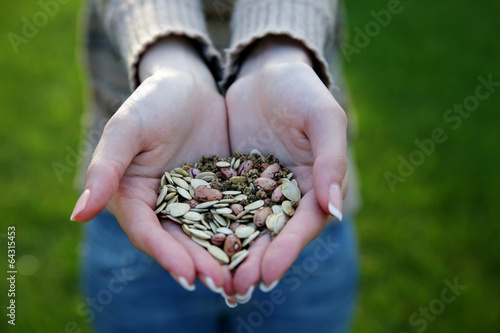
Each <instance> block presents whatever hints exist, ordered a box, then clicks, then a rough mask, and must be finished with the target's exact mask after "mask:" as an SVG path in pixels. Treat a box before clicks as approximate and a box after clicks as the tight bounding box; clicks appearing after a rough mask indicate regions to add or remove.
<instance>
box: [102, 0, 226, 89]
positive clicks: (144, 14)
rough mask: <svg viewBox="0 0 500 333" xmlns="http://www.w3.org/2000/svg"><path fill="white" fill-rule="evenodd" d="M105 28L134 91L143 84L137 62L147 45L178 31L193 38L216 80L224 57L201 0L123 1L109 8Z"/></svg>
mask: <svg viewBox="0 0 500 333" xmlns="http://www.w3.org/2000/svg"><path fill="white" fill-rule="evenodd" d="M106 22H107V23H108V25H107V27H106V29H107V30H108V33H109V34H110V36H111V40H113V41H115V46H116V47H117V49H118V50H119V52H120V55H121V56H122V58H123V61H124V62H125V65H126V67H127V73H128V79H129V85H130V89H131V91H133V90H135V88H137V86H138V85H139V84H140V81H139V78H138V64H139V61H140V58H141V56H142V54H143V53H144V51H146V49H147V48H148V47H149V46H150V45H152V44H154V43H155V42H156V41H158V40H159V39H161V38H163V37H166V36H169V35H178V36H186V37H188V38H190V39H192V40H193V41H194V42H195V43H196V45H197V47H198V49H199V51H200V54H201V55H202V56H203V57H204V59H205V62H206V63H207V65H208V66H209V68H210V70H211V71H212V73H213V75H214V77H215V79H216V80H218V79H220V77H221V58H220V54H219V52H218V51H217V50H216V49H215V48H214V46H213V45H212V42H211V41H210V38H209V37H208V34H207V30H206V26H205V20H204V17H203V13H202V10H201V7H200V4H199V1H198V0H182V1H178V0H142V1H127V2H122V3H121V4H120V5H119V6H116V7H115V8H111V9H110V10H108V13H107V18H106Z"/></svg>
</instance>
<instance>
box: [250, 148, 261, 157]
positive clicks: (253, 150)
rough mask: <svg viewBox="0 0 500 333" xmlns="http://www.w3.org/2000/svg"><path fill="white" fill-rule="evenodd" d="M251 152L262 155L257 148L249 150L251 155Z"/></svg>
mask: <svg viewBox="0 0 500 333" xmlns="http://www.w3.org/2000/svg"><path fill="white" fill-rule="evenodd" d="M252 154H257V155H260V156H262V153H261V152H260V151H259V150H258V149H252V151H251V152H250V155H252Z"/></svg>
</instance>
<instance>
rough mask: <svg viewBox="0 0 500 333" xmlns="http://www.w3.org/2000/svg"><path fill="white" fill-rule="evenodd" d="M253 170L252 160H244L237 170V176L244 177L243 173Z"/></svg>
mask: <svg viewBox="0 0 500 333" xmlns="http://www.w3.org/2000/svg"><path fill="white" fill-rule="evenodd" d="M252 169H253V162H252V160H246V161H245V162H243V163H241V164H240V167H239V168H238V175H240V176H241V175H244V174H245V173H248V172H249V171H250V170H252Z"/></svg>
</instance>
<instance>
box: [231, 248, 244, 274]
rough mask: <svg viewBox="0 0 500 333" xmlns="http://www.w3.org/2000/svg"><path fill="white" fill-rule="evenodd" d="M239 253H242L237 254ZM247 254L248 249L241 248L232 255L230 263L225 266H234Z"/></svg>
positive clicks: (232, 267)
mask: <svg viewBox="0 0 500 333" xmlns="http://www.w3.org/2000/svg"><path fill="white" fill-rule="evenodd" d="M240 253H242V254H241V255H239V256H237V255H238V254H240ZM247 256H248V250H241V251H240V252H238V253H236V254H235V255H234V256H233V258H232V260H231V263H230V264H229V265H228V266H227V267H228V268H229V269H234V268H236V267H237V266H238V265H239V264H240V263H241V262H242V261H243V260H244V259H245V258H246V257H247Z"/></svg>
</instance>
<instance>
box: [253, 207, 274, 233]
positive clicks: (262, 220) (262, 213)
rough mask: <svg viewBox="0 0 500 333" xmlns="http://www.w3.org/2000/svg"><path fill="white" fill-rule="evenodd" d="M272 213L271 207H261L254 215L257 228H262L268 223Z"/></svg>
mask: <svg viewBox="0 0 500 333" xmlns="http://www.w3.org/2000/svg"><path fill="white" fill-rule="evenodd" d="M271 214H272V211H271V209H270V208H269V207H261V208H259V209H257V211H256V212H255V214H254V215H253V223H254V224H255V226H256V227H257V228H261V227H263V226H264V225H265V224H266V219H267V217H268V216H269V215H271Z"/></svg>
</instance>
